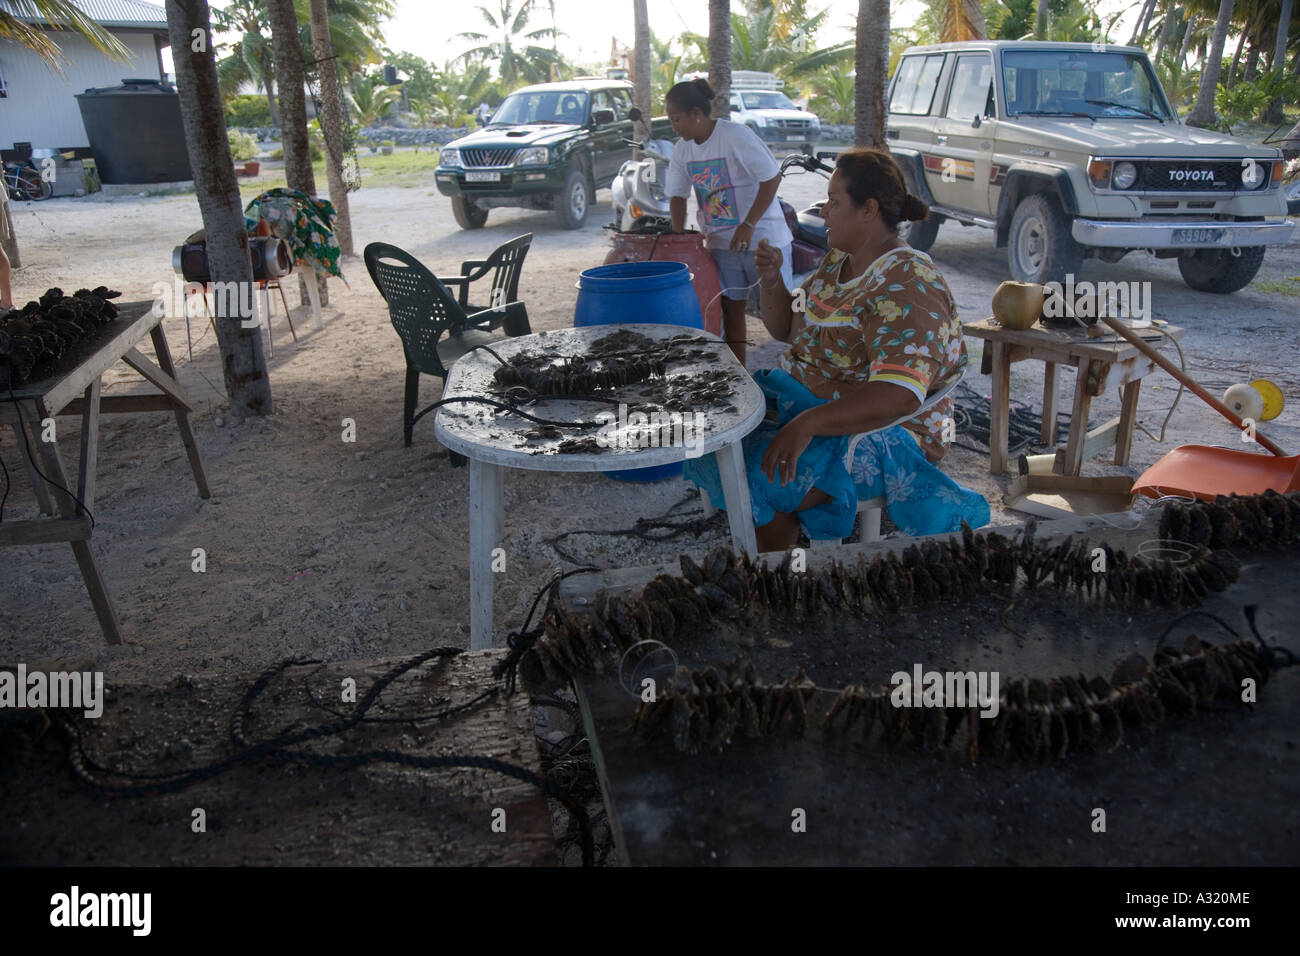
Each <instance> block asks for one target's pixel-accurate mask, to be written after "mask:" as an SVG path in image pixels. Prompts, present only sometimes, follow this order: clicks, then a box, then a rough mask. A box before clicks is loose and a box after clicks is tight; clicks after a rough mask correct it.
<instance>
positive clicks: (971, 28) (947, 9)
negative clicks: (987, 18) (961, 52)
mask: <svg viewBox="0 0 1300 956" xmlns="http://www.w3.org/2000/svg"><path fill="white" fill-rule="evenodd" d="M942 26H943V28H942V31H941V33H940V35H939V42H940V43H961V42H963V41H966V40H987V39H988V28H987V27H986V26H985V23H984V11H983V10H982V9H981V8H980V2H979V0H947V2H946V3H945V4H944V5H943V18H942Z"/></svg>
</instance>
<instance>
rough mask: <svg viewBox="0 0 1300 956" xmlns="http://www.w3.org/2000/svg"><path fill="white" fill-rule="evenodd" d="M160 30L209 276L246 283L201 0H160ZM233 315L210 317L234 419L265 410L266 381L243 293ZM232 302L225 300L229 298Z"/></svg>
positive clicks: (235, 192) (234, 188) (244, 236)
mask: <svg viewBox="0 0 1300 956" xmlns="http://www.w3.org/2000/svg"><path fill="white" fill-rule="evenodd" d="M167 33H168V35H169V37H170V39H171V47H172V50H174V51H175V54H174V56H173V60H174V66H175V70H176V92H177V94H178V97H179V99H180V108H181V121H182V123H183V124H184V126H185V143H186V147H187V149H188V150H189V154H190V166H191V168H192V169H193V170H194V185H195V187H196V190H195V191H196V192H197V193H198V202H199V212H200V213H201V214H202V216H203V229H204V234H205V236H206V249H207V256H208V264H209V265H210V266H211V269H212V278H213V280H214V281H217V282H223V283H236V285H234V286H233V288H237V289H241V290H243V289H248V288H251V286H252V283H253V263H252V260H251V258H250V257H249V254H248V233H247V231H245V228H244V211H243V203H242V202H241V201H240V199H239V184H238V183H237V182H236V181H235V164H234V162H233V160H231V158H230V142H229V140H228V139H227V138H226V123H225V119H224V117H223V115H222V112H221V97H220V93H219V91H218V86H217V61H216V53H215V51H214V50H213V48H212V46H211V45H210V44H203V45H202V46H203V49H201V50H195V49H194V46H193V45H192V44H191V38H193V37H194V36H196V35H197V36H211V35H212V18H211V14H210V12H209V10H208V4H207V0H167ZM232 298H234V299H235V300H236V302H235V303H233V304H234V306H235V315H233V316H231V315H226V314H224V313H223V314H222V316H221V318H220V319H218V320H217V322H216V323H215V324H216V330H217V344H218V347H219V348H220V349H221V370H222V373H223V374H224V376H225V380H226V394H227V395H229V396H230V412H231V414H232V415H233V416H234V417H235V418H236V419H241V418H245V417H247V416H249V415H269V414H271V410H272V409H271V381H270V379H269V378H268V377H267V373H266V359H265V357H264V356H263V354H262V335H261V331H260V330H259V329H258V328H257V327H256V325H252V327H251V328H250V327H246V322H245V321H242V320H244V319H246V318H248V315H247V310H246V303H247V300H245V298H244V296H243V295H242V294H240V295H235V296H233V297H232ZM228 304H231V303H228Z"/></svg>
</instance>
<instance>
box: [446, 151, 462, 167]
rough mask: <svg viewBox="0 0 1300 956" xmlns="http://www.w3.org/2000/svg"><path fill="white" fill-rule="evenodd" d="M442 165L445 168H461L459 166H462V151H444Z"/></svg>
mask: <svg viewBox="0 0 1300 956" xmlns="http://www.w3.org/2000/svg"><path fill="white" fill-rule="evenodd" d="M442 165H444V166H459V165H460V150H459V149H444V150H443V151H442Z"/></svg>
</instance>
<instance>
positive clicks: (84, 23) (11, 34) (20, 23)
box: [0, 0, 131, 74]
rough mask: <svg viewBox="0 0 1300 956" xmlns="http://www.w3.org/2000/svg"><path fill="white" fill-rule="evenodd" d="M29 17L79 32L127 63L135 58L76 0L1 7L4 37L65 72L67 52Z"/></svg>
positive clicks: (16, 1) (0, 35)
mask: <svg viewBox="0 0 1300 956" xmlns="http://www.w3.org/2000/svg"><path fill="white" fill-rule="evenodd" d="M20 17H21V18H25V19H19V18H20ZM28 19H38V20H44V21H45V22H47V23H49V24H50V25H51V26H53V27H56V28H62V29H64V30H69V31H71V32H73V33H79V34H81V36H83V37H85V38H86V39H87V40H89V41H90V43H91V45H92V46H94V47H95V49H97V50H99V51H100V52H101V53H103V54H105V55H106V56H109V57H112V58H113V59H115V60H120V61H121V62H123V63H130V62H131V52H130V51H129V50H128V49H127V48H126V47H124V46H123V45H122V44H121V43H119V42H118V40H117V38H116V37H115V36H113V35H112V34H111V33H109V32H108V31H107V30H105V29H104V28H103V27H101V26H100V25H99V24H98V23H96V22H95V21H94V20H93V19H92V18H91V17H89V16H87V15H86V14H85V13H84V12H83V11H82V10H81V8H80V7H78V6H77V5H76V4H75V3H71V2H69V0H9V10H8V11H5V10H0V39H5V40H12V41H14V42H15V43H17V44H18V45H20V46H23V47H26V48H27V49H29V50H31V51H32V52H33V53H35V54H36V55H37V56H39V57H40V58H41V59H43V60H44V61H45V62H46V63H47V64H48V65H49V66H50V67H52V68H53V69H55V70H57V71H58V72H59V73H60V74H62V72H63V68H62V65H61V62H68V58H67V56H65V55H64V53H63V51H62V50H60V49H59V46H58V44H57V43H55V42H54V41H53V40H52V39H50V37H48V36H47V35H46V33H45V31H44V30H42V29H41V28H40V26H39V25H34V24H31V23H28V22H26V21H27V20H28Z"/></svg>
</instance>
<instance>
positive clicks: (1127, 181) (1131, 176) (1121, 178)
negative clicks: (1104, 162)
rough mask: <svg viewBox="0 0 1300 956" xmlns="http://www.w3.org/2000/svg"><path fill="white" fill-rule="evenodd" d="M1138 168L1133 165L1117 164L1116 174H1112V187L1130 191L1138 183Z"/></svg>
mask: <svg viewBox="0 0 1300 956" xmlns="http://www.w3.org/2000/svg"><path fill="white" fill-rule="evenodd" d="M1137 178H1138V171H1137V167H1136V166H1134V165H1133V164H1132V163H1116V164H1115V172H1114V173H1112V174H1111V177H1110V182H1111V185H1112V186H1114V187H1115V188H1116V189H1128V188H1130V187H1131V186H1132V185H1133V184H1134V183H1135V182H1137Z"/></svg>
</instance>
